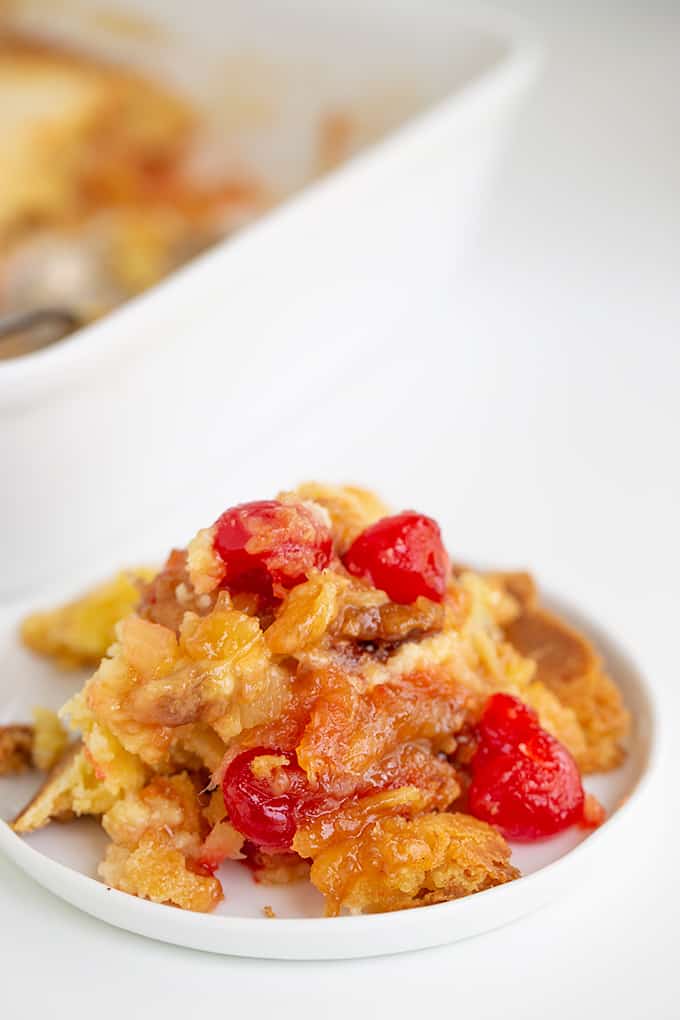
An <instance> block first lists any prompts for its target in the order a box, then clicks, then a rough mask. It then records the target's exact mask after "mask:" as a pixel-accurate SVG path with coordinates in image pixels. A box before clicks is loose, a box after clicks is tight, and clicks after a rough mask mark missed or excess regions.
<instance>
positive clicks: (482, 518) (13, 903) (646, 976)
mask: <svg viewBox="0 0 680 1020" xmlns="http://www.w3.org/2000/svg"><path fill="white" fill-rule="evenodd" d="M512 7H513V9H515V10H518V11H521V12H522V13H526V14H528V15H529V16H530V17H531V18H532V19H533V20H534V22H535V23H536V24H537V25H538V26H539V27H541V28H542V30H543V32H544V35H545V36H546V39H547V42H548V45H549V48H550V55H549V60H548V63H547V66H546V69H545V72H544V75H543V78H542V80H541V82H540V83H539V85H538V87H537V88H536V89H535V90H534V92H533V94H532V96H531V99H530V101H529V103H528V104H527V106H526V108H525V109H524V111H523V113H522V115H521V119H520V121H519V123H518V125H517V130H516V132H515V134H514V136H513V140H512V143H511V147H510V151H509V152H508V155H507V159H506V161H505V163H504V165H503V170H502V173H501V176H500V179H499V180H498V182H497V188H496V191H495V194H494V200H493V202H492V204H491V207H490V208H489V211H488V214H487V216H486V220H485V226H484V228H483V231H482V234H481V236H480V237H479V238H478V239H477V241H476V242H475V243H474V245H473V246H472V247H471V248H470V250H469V252H468V255H467V257H466V259H465V260H464V267H463V270H462V271H461V274H460V276H459V277H458V280H457V282H456V286H455V289H454V290H452V291H451V292H450V293H448V294H440V295H438V294H433V295H432V304H431V306H430V307H428V308H419V309H417V310H415V309H414V311H413V315H412V317H411V319H410V320H409V321H405V322H404V323H403V324H402V327H401V329H400V331H399V333H398V335H396V336H395V337H394V339H393V344H392V346H391V349H390V355H389V357H385V358H384V359H383V360H382V361H381V364H380V366H379V367H377V366H376V365H375V364H374V363H370V364H369V363H368V362H367V368H368V369H369V371H367V373H366V374H364V375H362V374H360V373H359V372H356V371H353V372H352V373H351V375H350V377H349V378H348V379H346V380H344V381H343V385H342V388H341V389H339V391H338V393H337V395H336V398H335V400H334V401H331V402H328V403H325V404H324V406H323V407H319V408H318V418H317V419H316V420H315V421H314V422H313V423H311V424H307V425H306V426H305V427H304V428H298V429H297V430H295V429H293V431H292V432H290V433H287V434H286V436H285V438H282V439H279V440H278V441H277V442H276V443H273V445H272V447H271V449H270V450H269V451H268V455H267V457H266V461H267V462H268V463H269V464H270V465H271V464H273V463H276V464H277V467H276V469H275V471H274V470H273V469H272V473H273V475H274V477H273V478H272V483H271V485H270V486H269V488H270V489H271V490H275V489H276V487H277V486H278V485H279V484H280V483H281V484H285V483H286V482H289V483H292V482H293V481H295V480H296V479H298V478H300V477H304V476H318V477H324V478H327V479H335V478H337V479H345V478H353V479H355V480H357V481H362V482H364V483H368V484H372V485H374V486H375V487H377V488H379V489H381V490H382V491H383V493H384V494H385V495H386V497H387V498H388V499H389V500H390V501H391V502H393V503H394V504H396V505H397V506H401V505H403V504H411V503H413V502H414V501H417V503H418V506H419V508H422V509H424V510H426V511H428V512H431V513H433V514H434V515H435V516H438V517H439V518H440V519H441V521H442V523H443V525H444V526H445V529H446V536H447V540H448V544H449V546H450V547H451V549H452V550H453V552H454V555H459V556H460V557H461V558H468V559H474V558H481V559H483V560H486V561H489V562H505V563H515V564H527V565H532V566H534V568H536V569H538V571H539V573H540V576H541V577H542V578H543V579H544V580H545V581H546V582H547V583H548V584H549V585H550V586H551V587H552V588H554V589H555V590H558V591H563V592H567V593H568V595H569V597H570V599H571V600H572V601H577V602H579V603H580V604H581V605H582V606H583V608H584V609H585V610H586V611H587V612H590V613H592V615H593V616H594V617H596V618H597V619H599V620H600V621H601V622H603V623H604V624H605V625H606V626H608V627H609V628H611V629H612V630H614V632H615V633H619V634H621V635H622V636H623V637H624V640H625V642H626V643H627V645H628V646H629V647H630V648H632V649H633V651H634V652H635V653H636V654H637V657H638V659H639V660H640V662H641V663H642V665H643V666H644V668H645V669H646V671H647V672H648V675H649V676H650V677H651V678H652V681H653V683H654V685H655V686H656V688H657V690H658V691H659V694H660V696H661V700H662V704H663V706H664V708H665V712H664V717H665V720H666V723H667V725H666V733H667V734H668V733H669V731H670V736H671V737H672V736H673V734H672V727H673V725H674V713H675V717H677V709H678V698H677V695H676V693H675V690H676V687H677V685H678V683H680V675H679V671H678V667H677V652H676V648H677V636H676V635H677V633H678V620H679V619H680V599H679V597H678V579H679V578H680V551H679V543H678V520H679V513H680V473H679V469H678V438H679V435H678V434H679V431H680V285H679V280H678V277H679V271H680V137H679V128H680V118H679V112H680V111H679V107H680V10H679V9H678V7H674V5H673V4H668V5H666V6H663V5H660V4H652V5H650V4H642V3H640V4H638V5H635V6H632V5H624V4H619V5H616V4H607V5H604V4H596V5H594V9H593V5H590V4H586V3H583V4H566V3H565V4H560V5H553V4H550V5H549V4H547V3H545V4H543V5H541V4H537V3H536V4H531V3H529V2H527V0H523V2H521V3H515V4H513V5H512ZM425 9H426V4H423V10H424V11H425ZM527 377H528V378H529V379H530V380H531V386H530V387H525V388H524V389H525V391H526V390H528V391H529V392H530V393H531V394H532V396H531V399H530V400H529V402H528V404H527V400H526V393H524V394H523V400H522V402H521V403H520V402H519V401H518V400H517V396H516V386H515V384H514V381H515V380H517V379H518V378H524V379H526V378H527ZM461 394H465V400H464V401H461V399H460V396H461ZM461 403H464V405H465V414H461V413H460V412H459V411H458V413H457V407H459V405H460V404H461ZM491 405H493V406H494V408H495V410H494V413H493V415H492V414H491V413H490V412H489V407H490V406H491ZM499 406H500V407H501V409H502V412H503V413H502V416H501V419H502V421H503V428H502V429H500V430H499V428H498V421H499V415H498V407H499ZM471 408H473V409H474V410H471ZM278 472H281V473H280V474H279V473H278ZM265 494H266V493H265ZM250 495H251V493H248V492H244V493H243V498H248V497H249V496H250ZM253 495H258V496H259V495H262V494H261V493H259V492H258V493H257V494H253ZM678 779H680V774H679V772H678V758H677V753H675V752H674V750H673V748H672V745H671V740H667V742H666V748H665V756H664V769H663V774H662V776H661V778H660V779H659V780H658V781H657V783H656V788H655V790H654V791H653V794H652V796H651V797H650V798H649V799H648V801H647V803H646V805H643V807H642V808H641V809H640V812H639V822H638V831H637V835H636V837H635V839H634V841H629V842H628V843H627V844H625V845H621V846H619V847H618V851H617V854H616V857H615V858H614V859H612V860H611V865H610V867H609V868H608V870H607V873H606V874H601V873H600V874H594V875H592V877H591V879H590V881H589V882H588V883H587V884H585V885H583V886H582V887H580V888H575V889H574V890H573V892H572V893H571V894H570V896H569V897H568V898H566V899H563V900H561V901H560V902H558V903H556V904H554V905H552V906H550V907H548V908H545V909H543V910H542V911H541V912H539V913H538V914H536V915H534V916H533V917H529V918H526V919H525V920H523V921H520V922H518V923H517V924H515V925H513V926H512V927H509V928H506V929H503V930H500V931H497V932H494V933H491V934H489V935H485V936H482V937H479V938H477V939H473V940H470V941H468V942H464V943H459V944H457V945H454V946H451V947H444V948H442V949H437V950H429V951H425V952H421V953H417V954H407V955H405V956H400V957H392V958H384V959H375V960H364V961H359V962H348V963H328V964H326V963H318V964H292V963H267V962H257V961H248V960H237V959H229V958H226V957H216V956H210V955H205V954H199V953H193V952H190V951H188V950H180V949H175V948H173V947H170V946H167V945H161V944H157V943H153V942H150V941H145V940H142V939H140V938H137V937H135V936H132V935H128V934H126V933H124V932H120V931H117V930H115V929H113V928H109V927H107V926H105V925H103V924H101V923H99V922H97V921H95V920H92V919H90V918H89V917H86V916H84V915H82V914H79V913H78V912H77V911H76V910H74V909H72V908H70V907H68V906H66V905H65V904H63V903H61V902H60V901H58V900H56V899H54V898H53V897H51V896H50V895H49V894H48V893H46V892H44V891H43V890H42V889H40V888H39V887H38V886H37V885H34V884H33V883H32V882H30V881H29V880H28V879H27V878H25V877H24V876H23V875H22V874H21V873H20V872H19V871H17V870H16V869H15V868H14V867H13V866H11V865H10V864H9V863H7V862H5V861H4V860H2V859H0V1015H2V1016H7V1017H8V1018H9V1017H12V1018H23V1017H43V1016H45V1015H48V1014H50V1013H56V1015H59V1016H61V1015H66V1014H67V1013H68V1015H69V1016H71V1017H73V1018H80V1017H83V1018H84V1017H97V1018H102V1020H105V1018H108V1017H121V1016H122V1017H138V1016H146V1015H148V1016H163V1017H164V1018H167V1020H174V1018H179V1017H182V1018H186V1017H198V1016H200V1017H204V1016H212V1017H216V1016H220V1017H222V1016H231V1015H237V1014H244V1013H245V1014H246V1015H249V1016H254V1017H260V1016H262V1017H267V1018H278V1017H287V1016H293V1015H295V1016H299V1017H312V1016H314V1017H316V1016H318V1015H323V1016H336V1015H338V1016H340V1015H344V1014H345V1013H346V1012H347V1011H350V1012H351V1013H353V1014H354V1015H367V1014H368V1013H369V1012H370V1013H371V1014H376V1015H379V1016H383V1015H385V1016H389V1015H394V1016H402V1015H404V1016H406V1015H409V1016H410V1015H413V1013H414V1012H416V1013H421V1014H424V1013H425V1012H426V1011H427V1012H430V1011H436V1013H437V1014H438V1015H439V1014H442V1015H444V1016H451V1017H462V1016H463V1015H465V1016H470V1017H475V1018H480V1020H481V1018H485V1017H501V1016H502V1017H504V1018H506V1020H509V1018H514V1017H517V1018H523V1020H530V1018H533V1017H541V1018H544V1017H547V1016H549V1017H557V1018H559V1017H572V1016H579V1017H595V1016H597V1017H599V1016H601V1015H602V1014H603V1013H605V1012H606V1015H612V1016H616V1017H618V1018H628V1017H630V1018H639V1017H642V1016H644V1017H648V1018H652V1017H653V1018H657V1017H659V1018H667V1017H668V1018H671V1017H677V1016H679V1015H680V1006H679V1005H678V1003H677V1002H676V997H675V995H676V993H675V987H676V973H675V969H676V968H677V956H678V948H677V930H676V925H677V922H678V917H679V910H678V908H679V906H680V903H679V897H678V878H677V876H678V867H677V848H678V846H679V845H680V824H679V822H678V812H677V790H676V787H675V784H676V782H677V781H678Z"/></svg>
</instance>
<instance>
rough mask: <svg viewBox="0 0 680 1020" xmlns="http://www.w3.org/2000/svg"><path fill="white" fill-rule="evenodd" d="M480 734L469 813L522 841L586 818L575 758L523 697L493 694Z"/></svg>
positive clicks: (472, 764) (474, 759) (540, 837)
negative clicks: (547, 728) (547, 729)
mask: <svg viewBox="0 0 680 1020" xmlns="http://www.w3.org/2000/svg"><path fill="white" fill-rule="evenodd" d="M477 738H478V741H479V744H478V750H477V752H476V754H475V756H474V757H473V759H472V762H471V769H472V783H471V785H470V789H469V791H468V805H469V811H470V814H472V815H474V816H475V817H476V818H480V819H482V820H483V821H485V822H490V823H491V824H492V825H495V826H497V827H498V828H499V829H500V830H501V832H502V833H503V835H504V836H506V837H507V838H508V839H515V840H519V841H532V840H536V839H542V838H543V837H545V836H550V835H553V833H556V832H561V831H562V829H566V828H568V826H570V825H573V824H574V823H576V822H580V821H581V820H582V818H583V809H584V793H583V787H582V785H581V777H580V775H579V771H578V768H577V766H576V762H575V761H574V759H573V758H572V756H571V755H570V753H569V751H567V749H566V747H564V746H563V745H562V744H561V743H560V742H559V741H558V740H556V739H555V738H554V737H553V736H551V735H550V734H549V733H547V732H546V731H545V730H544V729H542V728H541V727H540V726H539V724H538V719H537V717H536V715H535V713H534V712H532V711H531V709H529V708H527V707H526V706H525V705H523V704H522V702H521V701H519V699H517V698H513V697H511V696H510V695H508V694H495V695H493V696H492V697H491V698H490V699H489V703H488V705H487V708H486V709H485V711H484V714H483V716H482V719H481V721H480V724H479V727H478V730H477Z"/></svg>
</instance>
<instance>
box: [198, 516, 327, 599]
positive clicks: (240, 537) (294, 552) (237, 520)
mask: <svg viewBox="0 0 680 1020" xmlns="http://www.w3.org/2000/svg"><path fill="white" fill-rule="evenodd" d="M214 548H215V551H216V552H217V554H218V556H219V557H220V559H221V560H222V562H223V563H224V567H225V574H224V578H223V581H222V583H223V585H224V586H225V587H228V588H231V589H232V590H234V591H252V592H257V593H258V594H260V595H265V596H269V597H271V595H272V594H274V595H275V596H277V597H280V596H282V595H284V594H285V592H286V590H287V589H289V588H293V587H294V586H295V585H296V584H300V583H301V582H302V581H304V580H305V579H306V578H307V577H308V576H309V573H310V572H311V571H312V570H314V569H316V570H323V569H324V567H327V566H328V564H329V563H330V559H331V555H332V551H333V543H332V538H331V533H330V531H329V530H328V528H327V527H326V525H325V524H324V523H323V521H322V520H321V519H320V517H317V515H316V514H315V513H314V511H313V510H311V509H310V508H309V507H306V506H304V505H303V504H301V503H295V504H289V503H280V502H278V500H274V499H270V500H260V501H258V502H255V503H242V504H241V505H240V506H234V507H231V509H229V510H225V512H224V513H223V514H222V516H221V517H219V518H218V520H217V522H216V525H215V539H214Z"/></svg>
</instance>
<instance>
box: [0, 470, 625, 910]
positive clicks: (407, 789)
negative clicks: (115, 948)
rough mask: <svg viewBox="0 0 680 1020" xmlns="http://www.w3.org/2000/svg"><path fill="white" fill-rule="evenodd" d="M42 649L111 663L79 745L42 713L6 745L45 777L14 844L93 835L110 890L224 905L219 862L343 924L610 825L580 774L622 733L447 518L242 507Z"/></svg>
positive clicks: (103, 671)
mask: <svg viewBox="0 0 680 1020" xmlns="http://www.w3.org/2000/svg"><path fill="white" fill-rule="evenodd" d="M23 633H24V637H25V639H26V641H27V643H28V644H29V645H30V647H31V648H33V649H35V650H36V651H38V652H40V653H42V654H46V655H49V656H53V657H55V658H56V659H57V661H59V662H60V663H61V664H62V665H63V664H64V663H67V664H78V663H80V664H90V663H92V662H93V661H94V660H95V659H98V658H99V656H100V655H102V656H103V657H102V658H101V662H99V664H98V666H97V668H96V670H95V671H94V673H93V674H92V675H91V676H90V678H89V679H88V680H87V681H86V683H85V684H84V687H83V688H82V690H81V691H80V692H79V693H78V694H76V695H75V696H74V697H73V698H71V700H70V701H69V702H68V703H67V704H66V705H65V706H64V708H63V709H62V712H61V713H60V715H61V718H62V719H63V720H64V721H65V722H66V723H67V724H68V727H69V730H70V733H71V736H70V738H67V735H66V731H65V730H64V729H63V728H62V726H61V724H60V723H59V721H58V720H56V719H55V718H54V717H52V716H50V715H49V714H48V713H44V712H43V713H42V714H39V715H38V717H37V718H36V720H35V725H34V727H30V726H17V727H13V728H9V727H8V728H6V729H5V731H4V735H3V732H2V731H0V768H2V767H3V762H4V767H5V770H6V771H9V770H11V769H17V768H20V767H22V766H24V765H28V764H31V763H33V764H35V765H36V766H37V767H49V766H50V765H52V768H51V771H50V772H49V773H48V776H47V778H46V780H45V783H44V784H43V786H42V788H41V789H40V790H39V792H38V793H37V795H36V796H35V797H34V799H33V800H32V801H31V803H30V804H28V805H27V806H26V808H25V809H24V810H23V811H22V812H21V813H20V815H19V816H18V818H16V820H15V821H14V829H15V831H16V832H18V833H29V832H31V831H33V830H35V829H36V828H39V827H41V826H43V825H46V824H47V823H48V822H50V821H51V820H55V819H68V818H73V817H74V816H78V815H94V816H96V817H98V818H100V819H101V824H102V826H103V828H104V830H105V831H106V833H107V835H108V837H109V839H110V843H109V846H108V849H107V850H106V853H105V856H104V859H103V860H102V862H101V863H100V865H99V874H100V877H101V878H102V879H103V881H104V882H106V883H107V884H108V885H110V886H112V887H115V888H116V889H120V890H123V891H124V892H128V893H131V894H134V895H136V896H140V897H144V898H147V899H150V900H153V901H156V902H159V903H166V904H173V905H175V906H178V907H183V908H186V909H189V910H197V911H208V910H211V909H212V908H213V907H214V906H215V905H216V904H217V903H219V901H220V900H221V899H222V898H223V897H225V896H226V897H228V896H229V869H228V868H227V867H224V868H221V865H222V864H223V862H226V861H232V862H240V864H241V865H242V866H245V867H248V868H249V869H250V870H251V871H252V873H253V876H254V877H255V879H256V880H258V881H262V882H275V883H285V882H293V881H311V882H312V883H313V884H314V885H315V886H316V887H317V888H318V889H319V890H320V891H321V892H322V893H323V896H324V898H325V903H326V912H327V914H328V915H329V916H335V915H338V914H340V913H344V912H350V913H362V912H379V911H390V910H399V909H403V908H410V907H417V906H424V905H427V904H432V903H439V902H442V901H446V900H452V899H456V898H458V897H462V896H466V895H469V894H471V893H476V892H479V891H482V890H485V889H490V888H492V887H494V886H497V885H501V884H503V883H505V882H509V881H512V880H513V879H516V878H517V877H518V876H519V872H518V870H517V869H516V868H515V867H514V865H513V863H512V859H511V847H510V845H509V843H508V840H510V841H532V840H537V839H546V838H549V837H551V836H552V835H553V834H555V833H557V832H560V831H562V830H564V829H565V828H567V827H569V826H572V825H577V826H585V827H593V826H595V825H597V824H599V823H600V822H601V821H602V820H603V817H604V812H603V810H602V808H601V807H600V805H599V804H598V802H597V801H596V800H595V799H594V798H593V797H592V796H590V795H588V794H586V793H585V792H584V789H583V784H582V776H583V775H584V774H586V773H589V772H594V771H601V770H608V769H612V768H615V767H616V766H617V765H618V764H619V763H620V762H621V760H622V757H623V754H624V750H623V745H624V742H625V737H626V733H627V730H628V726H629V716H628V713H627V711H626V708H625V706H624V704H623V702H622V699H621V695H620V693H619V691H618V689H617V687H616V686H615V684H614V683H613V682H612V680H611V679H610V678H609V676H608V675H607V673H606V671H605V669H604V666H603V663H602V662H601V660H600V658H599V656H598V654H597V652H596V651H595V649H594V648H593V647H592V646H591V644H590V643H589V642H588V640H586V638H584V637H583V636H582V635H581V634H579V633H578V632H577V631H575V630H574V629H573V628H572V627H570V626H569V625H568V624H567V623H565V622H564V621H563V620H561V619H560V618H559V617H557V616H555V615H554V614H552V613H551V612H549V611H548V610H546V609H544V608H543V607H542V606H541V603H540V599H539V596H538V594H537V591H536V588H535V586H534V584H533V581H532V579H531V577H530V576H529V575H528V574H525V573H500V572H498V573H488V572H486V573H482V572H480V571H477V570H474V569H471V568H467V567H462V566H457V565H455V564H452V562H451V560H450V559H449V555H448V553H447V550H446V548H445V545H444V542H443V539H442V536H441V533H440V529H439V527H438V525H437V524H436V522H435V521H434V520H432V518H430V517H427V516H425V515H424V514H422V513H417V512H415V511H410V510H409V511H404V512H401V513H398V514H391V513H390V511H389V510H388V509H387V508H386V507H385V506H384V505H383V504H382V503H381V502H380V500H379V499H378V498H377V497H376V496H374V495H373V494H371V493H369V492H367V491H364V490H362V489H358V488H353V487H333V486H326V485H321V484H316V483H307V484H304V485H302V486H300V487H299V488H298V489H297V490H295V491H294V492H285V493H282V494H280V495H279V497H278V498H277V499H273V500H262V501H257V502H251V503H244V504H241V505H238V506H235V507H231V508H230V509H228V510H226V511H225V512H224V513H222V514H221V516H220V517H219V518H218V519H217V520H216V522H215V523H214V524H213V525H212V526H210V527H208V528H204V529H202V530H201V531H199V532H198V534H197V535H196V536H195V537H194V538H193V539H192V540H191V541H190V542H189V544H188V546H187V547H186V548H185V549H176V550H173V552H171V554H170V556H169V557H168V559H167V562H166V563H165V565H164V567H163V568H162V569H161V570H160V571H159V572H158V573H156V574H155V576H150V575H149V574H145V573H144V572H140V571H137V572H131V573H130V574H125V575H120V576H119V577H118V578H116V579H115V580H114V581H112V582H110V583H109V584H108V585H107V586H104V587H101V588H99V589H97V590H96V591H95V592H94V593H92V595H91V596H89V597H88V596H86V597H85V598H83V599H80V600H78V602H76V603H73V604H71V605H69V606H66V607H63V608H62V609H59V610H56V611H53V612H50V613H41V614H36V615H35V616H33V617H31V618H30V619H28V620H27V621H26V622H25V624H24V630H23ZM53 762H54V764H52V763H53ZM232 866H233V865H232Z"/></svg>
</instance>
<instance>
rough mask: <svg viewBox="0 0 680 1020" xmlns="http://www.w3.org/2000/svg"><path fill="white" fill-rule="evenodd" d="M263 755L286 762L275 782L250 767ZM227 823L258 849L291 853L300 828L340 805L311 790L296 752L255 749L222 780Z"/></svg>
mask: <svg viewBox="0 0 680 1020" xmlns="http://www.w3.org/2000/svg"><path fill="white" fill-rule="evenodd" d="M262 755H276V756H283V757H285V758H287V759H288V764H285V765H278V766H277V767H276V769H275V770H274V773H273V774H272V775H271V776H267V777H259V776H256V775H255V773H254V772H253V770H252V768H251V765H252V762H253V760H254V759H255V758H259V757H261V756H262ZM222 795H223V797H224V806H225V807H226V809H227V813H228V815H229V820H230V822H231V824H232V825H233V826H234V828H236V829H237V830H238V831H239V832H240V833H241V834H242V835H243V836H245V837H246V839H247V840H249V841H250V842H251V843H254V844H255V846H258V847H260V848H262V849H264V850H268V851H283V850H289V849H290V846H291V844H292V842H293V837H294V836H295V832H296V830H297V827H298V825H299V824H300V823H301V822H302V821H304V820H305V819H310V818H314V817H317V816H318V815H319V814H323V813H325V812H326V811H329V810H332V809H333V808H334V807H337V803H338V802H337V801H336V800H335V799H334V798H332V797H327V796H325V795H324V794H323V793H322V792H321V791H319V790H316V789H314V788H313V787H312V786H310V784H309V780H308V779H307V776H306V774H305V773H304V772H303V770H302V769H301V768H300V766H299V765H298V762H297V757H296V755H295V752H294V751H280V750H279V749H278V748H271V747H253V748H250V750H248V751H242V752H241V754H239V755H237V756H236V758H234V760H233V761H232V762H231V764H230V765H229V767H228V768H227V770H226V772H225V774H224V779H223V780H222Z"/></svg>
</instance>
